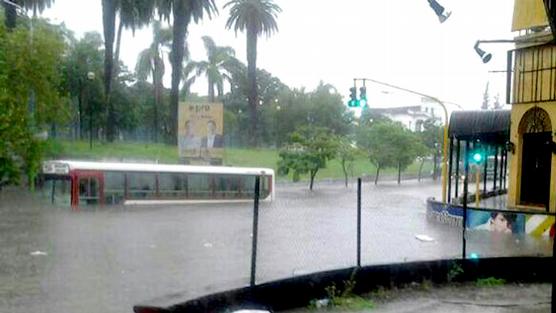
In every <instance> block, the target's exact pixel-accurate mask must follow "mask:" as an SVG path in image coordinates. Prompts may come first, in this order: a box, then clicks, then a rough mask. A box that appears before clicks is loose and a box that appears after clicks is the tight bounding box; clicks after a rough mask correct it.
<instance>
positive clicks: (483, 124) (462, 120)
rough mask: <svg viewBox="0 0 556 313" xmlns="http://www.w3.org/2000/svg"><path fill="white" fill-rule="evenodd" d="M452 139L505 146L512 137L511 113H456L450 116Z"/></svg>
mask: <svg viewBox="0 0 556 313" xmlns="http://www.w3.org/2000/svg"><path fill="white" fill-rule="evenodd" d="M448 134H449V136H450V137H453V138H456V139H460V140H480V141H482V142H487V143H491V144H505V143H506V141H507V140H508V138H509V135H510V111H509V110H494V111H455V112H452V115H451V116H450V127H449V128H448Z"/></svg>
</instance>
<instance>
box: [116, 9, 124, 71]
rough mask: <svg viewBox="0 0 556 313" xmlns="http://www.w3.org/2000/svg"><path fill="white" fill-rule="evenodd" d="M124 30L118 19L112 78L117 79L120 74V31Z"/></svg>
mask: <svg viewBox="0 0 556 313" xmlns="http://www.w3.org/2000/svg"><path fill="white" fill-rule="evenodd" d="M123 29H124V23H123V21H122V18H121V17H120V23H119V24H118V34H117V36H116V50H115V52H114V63H115V64H114V69H113V71H114V74H113V77H118V74H119V73H120V46H121V44H122V30H123Z"/></svg>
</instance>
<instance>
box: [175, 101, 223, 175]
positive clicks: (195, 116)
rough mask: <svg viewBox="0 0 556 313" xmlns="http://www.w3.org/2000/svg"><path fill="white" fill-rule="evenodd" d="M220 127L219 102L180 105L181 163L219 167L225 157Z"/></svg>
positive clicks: (220, 108) (220, 113)
mask: <svg viewBox="0 0 556 313" xmlns="http://www.w3.org/2000/svg"><path fill="white" fill-rule="evenodd" d="M223 126H224V106H223V105H222V103H206V102H182V103H180V106H179V116H178V149H179V156H180V159H181V160H182V162H183V163H185V164H198V165H207V164H211V165H221V164H222V159H223V157H224V133H223V130H224V127H223Z"/></svg>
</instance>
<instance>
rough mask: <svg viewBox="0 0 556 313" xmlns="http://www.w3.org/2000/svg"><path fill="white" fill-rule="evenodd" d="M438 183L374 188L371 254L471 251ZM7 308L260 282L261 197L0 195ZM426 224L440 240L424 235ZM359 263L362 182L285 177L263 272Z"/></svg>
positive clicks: (369, 206)
mask: <svg viewBox="0 0 556 313" xmlns="http://www.w3.org/2000/svg"><path fill="white" fill-rule="evenodd" d="M439 194H440V185H439V184H437V183H433V182H430V181H427V182H421V183H418V182H416V181H406V182H403V183H402V185H401V186H398V185H397V184H395V183H393V182H383V183H380V184H379V185H378V186H374V185H372V184H364V186H363V213H362V215H363V217H362V220H363V223H362V238H363V240H362V241H363V242H362V244H363V246H362V257H363V264H365V265H367V264H379V263H390V262H406V261H415V260H429V259H441V258H457V257H460V256H461V246H460V243H461V229H458V228H455V227H449V226H445V225H439V224H436V223H432V222H427V219H426V215H425V204H424V201H425V199H426V198H427V197H430V196H436V197H438V195H439ZM0 216H1V219H0V234H1V235H0V281H1V282H2V283H1V284H0V312H131V311H132V306H133V305H134V304H138V303H144V302H145V301H148V300H151V299H154V298H158V297H162V296H166V295H171V294H177V293H180V294H182V295H185V296H186V297H196V296H200V295H203V294H206V293H212V292H216V291H221V290H225V289H229V288H234V287H241V286H246V285H248V283H249V273H250V260H251V238H252V237H251V228H252V204H250V203H245V204H232V205H230V204H211V205H208V204H205V205H187V206H167V207H162V206H153V207H148V206H135V207H104V208H93V209H90V208H86V209H84V210H81V211H80V212H71V210H70V209H69V208H58V207H52V206H48V205H44V204H41V202H39V201H38V200H37V199H36V198H35V196H30V195H28V194H26V193H23V192H20V191H6V192H3V193H1V194H0ZM419 234H424V235H427V236H430V237H431V238H433V241H431V242H424V241H420V240H417V239H416V237H415V236H416V235H419ZM468 243H469V246H468V251H469V252H476V253H478V254H479V255H481V256H487V255H537V254H542V255H547V254H548V253H550V252H551V245H550V242H549V241H548V240H542V239H539V240H532V239H528V238H516V237H514V236H512V235H506V236H504V237H499V238H495V237H493V236H491V234H489V233H486V232H474V233H471V234H470V236H469V238H468ZM355 264H356V190H355V188H354V186H350V187H349V188H347V189H346V188H345V187H343V186H342V185H339V184H320V185H317V186H316V190H315V191H313V192H309V191H308V190H307V188H306V186H300V185H278V186H277V191H276V201H274V202H272V203H263V204H261V209H260V221H259V247H258V260H257V282H259V283H260V282H264V281H269V280H274V279H278V278H285V277H291V276H293V275H300V274H304V273H309V272H314V271H320V270H326V269H333V268H341V267H347V266H353V265H355Z"/></svg>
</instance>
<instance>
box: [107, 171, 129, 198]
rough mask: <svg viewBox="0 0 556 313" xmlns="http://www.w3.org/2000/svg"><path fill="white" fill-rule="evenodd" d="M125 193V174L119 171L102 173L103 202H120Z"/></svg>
mask: <svg viewBox="0 0 556 313" xmlns="http://www.w3.org/2000/svg"><path fill="white" fill-rule="evenodd" d="M124 195H125V175H124V173H120V172H106V173H105V174H104V199H105V200H104V203H106V204H118V203H122V202H123V200H124Z"/></svg>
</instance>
